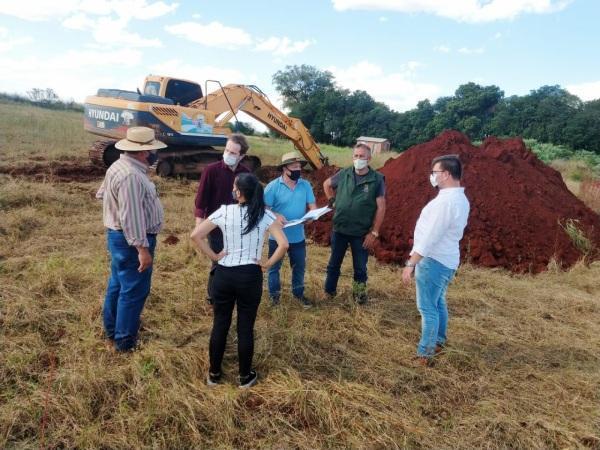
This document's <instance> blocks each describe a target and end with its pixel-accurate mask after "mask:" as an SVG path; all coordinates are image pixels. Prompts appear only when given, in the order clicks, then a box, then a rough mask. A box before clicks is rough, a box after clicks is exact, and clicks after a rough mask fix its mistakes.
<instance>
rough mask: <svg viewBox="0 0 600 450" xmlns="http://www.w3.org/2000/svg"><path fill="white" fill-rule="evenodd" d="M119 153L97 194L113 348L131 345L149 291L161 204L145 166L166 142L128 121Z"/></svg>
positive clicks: (106, 315)
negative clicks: (107, 273)
mask: <svg viewBox="0 0 600 450" xmlns="http://www.w3.org/2000/svg"><path fill="white" fill-rule="evenodd" d="M115 147H116V148H117V149H118V150H121V151H122V152H123V153H122V154H121V157H120V158H119V160H117V161H115V163H114V164H112V165H111V166H110V167H109V169H108V170H107V171H106V177H105V178H104V182H103V183H102V186H100V189H99V190H98V193H97V194H96V197H97V198H100V199H102V201H103V219H104V226H105V227H106V228H107V232H106V236H107V241H108V251H109V252H110V256H111V275H110V278H109V280H108V287H107V289H106V296H105V299H104V311H103V316H104V332H105V333H106V337H107V338H108V339H109V340H110V341H111V342H112V343H114V347H115V349H116V350H117V351H120V352H127V351H131V350H133V349H134V348H135V345H136V342H137V335H138V329H139V327H140V315H141V313H142V309H143V308H144V303H145V301H146V297H148V294H149V293H150V281H151V277H152V261H153V257H154V248H155V247H156V235H157V233H158V232H159V231H160V229H161V228H162V223H163V207H162V205H161V203H160V200H159V199H158V195H157V193H156V187H155V186H154V183H152V182H151V181H150V179H149V178H148V174H147V172H148V168H149V167H150V166H151V165H152V164H154V162H156V159H157V154H156V151H157V150H158V149H161V148H165V147H166V145H165V144H163V143H162V142H160V141H157V140H156V139H154V131H153V130H152V129H150V128H146V127H132V128H129V129H128V130H127V138H126V139H122V140H120V141H119V142H117V143H116V144H115Z"/></svg>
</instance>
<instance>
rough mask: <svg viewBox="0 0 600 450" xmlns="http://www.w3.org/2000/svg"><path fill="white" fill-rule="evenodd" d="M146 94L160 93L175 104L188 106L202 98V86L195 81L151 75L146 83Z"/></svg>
mask: <svg viewBox="0 0 600 450" xmlns="http://www.w3.org/2000/svg"><path fill="white" fill-rule="evenodd" d="M144 94H145V95H159V96H161V97H165V98H168V99H170V100H172V101H173V104H174V105H180V106H187V105H188V104H190V103H191V102H193V101H194V100H198V99H199V98H202V88H201V87H200V85H199V84H198V83H194V82H193V81H187V80H181V79H177V78H168V77H161V76H156V75H150V76H148V77H146V81H145V83H144Z"/></svg>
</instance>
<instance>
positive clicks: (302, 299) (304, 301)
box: [294, 295, 313, 309]
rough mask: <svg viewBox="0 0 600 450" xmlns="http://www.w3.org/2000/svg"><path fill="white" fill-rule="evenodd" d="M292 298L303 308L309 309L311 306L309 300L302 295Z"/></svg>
mask: <svg viewBox="0 0 600 450" xmlns="http://www.w3.org/2000/svg"><path fill="white" fill-rule="evenodd" d="M294 298H295V299H296V300H298V301H299V302H300V304H301V305H302V307H303V308H304V309H310V308H312V306H313V305H312V303H311V302H310V300H309V299H307V298H306V297H305V296H304V295H303V296H302V297H294Z"/></svg>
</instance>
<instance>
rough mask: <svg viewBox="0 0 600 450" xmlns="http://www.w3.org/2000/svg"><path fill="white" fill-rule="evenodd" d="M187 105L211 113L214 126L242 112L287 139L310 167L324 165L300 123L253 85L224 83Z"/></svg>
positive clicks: (310, 137) (314, 143) (318, 151)
mask: <svg viewBox="0 0 600 450" xmlns="http://www.w3.org/2000/svg"><path fill="white" fill-rule="evenodd" d="M187 106H188V107H192V108H198V109H204V110H207V111H213V112H214V113H215V114H216V116H217V117H218V120H217V122H216V123H215V126H218V127H219V126H224V125H225V124H226V123H227V122H228V121H229V120H230V119H231V118H232V117H233V116H234V115H235V114H236V113H237V112H238V111H244V112H245V113H246V114H248V115H249V116H251V117H253V118H255V119H256V120H258V121H259V122H261V123H263V124H265V125H266V126H268V127H269V128H270V129H272V130H274V131H276V132H277V133H279V134H281V135H282V136H284V137H286V138H288V139H289V140H291V141H292V142H293V143H294V146H295V147H296V148H297V149H298V150H299V151H300V153H302V155H304V157H305V158H306V160H307V161H308V162H309V163H310V165H311V166H312V167H313V168H315V169H320V168H321V167H323V166H324V165H328V161H327V157H325V156H324V155H323V154H322V153H321V149H320V148H319V146H318V145H317V143H316V142H315V140H314V139H313V137H312V135H311V134H310V132H309V131H308V129H307V128H306V127H305V126H304V124H303V123H302V121H301V120H299V119H296V118H294V117H289V116H287V115H286V114H284V113H283V112H282V111H280V110H279V109H278V108H276V107H275V106H274V105H273V104H272V103H271V102H270V101H269V99H268V98H267V96H266V95H265V94H264V93H262V92H261V91H260V89H258V88H257V87H256V86H247V85H243V84H228V85H226V86H222V87H221V88H220V89H218V90H216V91H214V92H211V93H210V94H208V95H206V96H204V97H202V98H199V99H198V100H195V101H194V102H192V103H190V104H188V105H187ZM223 113H225V114H224V115H223Z"/></svg>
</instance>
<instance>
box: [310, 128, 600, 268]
mask: <svg viewBox="0 0 600 450" xmlns="http://www.w3.org/2000/svg"><path fill="white" fill-rule="evenodd" d="M447 154H458V155H459V156H460V159H461V161H462V162H463V164H464V177H463V186H464V187H465V193H466V195H467V198H468V199H469V201H470V203H471V214H470V216H469V223H468V225H467V229H466V230H465V236H464V238H463V240H462V241H461V254H462V258H463V260H465V261H469V262H471V263H473V264H476V265H480V266H484V267H505V268H507V269H509V270H512V271H514V272H527V271H531V272H534V273H538V272H540V271H543V270H545V269H546V268H547V266H548V263H549V262H550V261H551V260H552V259H555V260H556V261H557V262H558V263H559V264H560V265H561V266H563V267H569V266H571V265H573V264H574V263H575V262H577V261H578V260H579V259H580V258H581V257H582V254H581V252H580V251H579V250H577V248H575V246H574V245H573V242H572V240H571V238H570V237H569V236H568V235H567V233H566V232H565V230H564V229H563V227H562V226H561V224H563V225H564V224H565V222H566V220H568V219H573V220H576V221H577V222H576V224H577V225H578V227H579V228H580V229H581V230H583V232H584V233H585V234H586V235H587V236H588V237H589V238H590V239H591V240H592V242H593V244H594V245H595V247H596V248H598V247H599V246H600V218H599V216H598V215H597V214H596V213H594V212H593V211H592V210H591V209H589V208H588V207H587V206H586V205H585V204H584V203H583V202H582V201H580V200H579V199H578V198H577V197H576V196H575V195H573V194H572V193H571V192H570V191H569V190H568V188H567V187H566V185H565V184H564V182H563V180H562V177H561V175H560V173H559V172H557V171H556V170H554V169H552V168H550V167H548V166H547V165H546V164H544V163H543V162H541V161H540V160H539V159H538V158H537V157H536V156H535V154H533V153H532V152H531V151H529V150H528V149H527V148H526V147H525V144H524V143H523V141H522V140H521V139H506V140H500V139H497V138H494V137H491V138H488V139H486V140H485V141H484V143H483V145H482V146H481V147H475V146H473V145H472V144H471V142H470V141H469V139H468V138H467V137H466V136H465V135H463V134H461V133H459V132H457V131H446V132H444V133H442V134H440V135H439V136H437V137H436V138H435V139H433V140H431V141H429V142H426V143H424V144H420V145H416V146H414V147H411V148H410V149H408V150H406V151H405V152H403V153H402V154H401V155H400V156H398V157H397V158H395V159H390V160H388V162H387V163H386V164H385V166H384V167H383V168H382V169H381V173H383V174H384V175H385V177H386V186H387V213H386V217H385V221H384V224H383V227H382V230H381V238H380V244H379V246H378V248H377V249H376V251H375V256H376V257H377V259H378V260H380V261H382V262H386V263H402V262H404V261H405V260H406V259H407V258H408V253H409V251H410V249H411V248H412V243H413V241H412V239H413V232H414V228H415V224H416V221H417V218H418V217H419V214H420V212H421V209H422V208H423V207H424V206H425V205H426V204H427V202H428V201H429V200H431V199H432V198H433V197H434V196H435V195H436V190H435V189H433V188H432V187H431V185H430V184H429V172H430V170H431V169H430V163H431V160H432V159H433V158H435V157H436V156H440V155H447ZM320 172H321V171H317V172H316V173H314V174H313V175H312V176H313V177H314V178H315V182H317V180H320V179H321V178H323V179H325V178H326V177H327V175H329V172H330V168H327V169H324V170H323V176H320ZM321 183H322V182H321ZM321 183H319V184H313V186H314V187H315V191H316V193H317V192H318V194H317V195H318V200H317V202H318V204H319V206H320V205H322V204H323V203H324V202H325V198H324V195H323V193H322V187H321V186H320V184H321ZM331 218H332V215H331V214H330V215H328V216H326V217H325V218H323V219H321V220H320V221H319V222H317V223H316V224H314V225H312V226H309V227H308V229H307V231H308V232H309V234H310V235H311V236H312V237H313V239H314V240H315V241H316V242H319V243H322V244H329V235H330V232H331ZM595 256H598V255H597V253H596V255H595Z"/></svg>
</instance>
